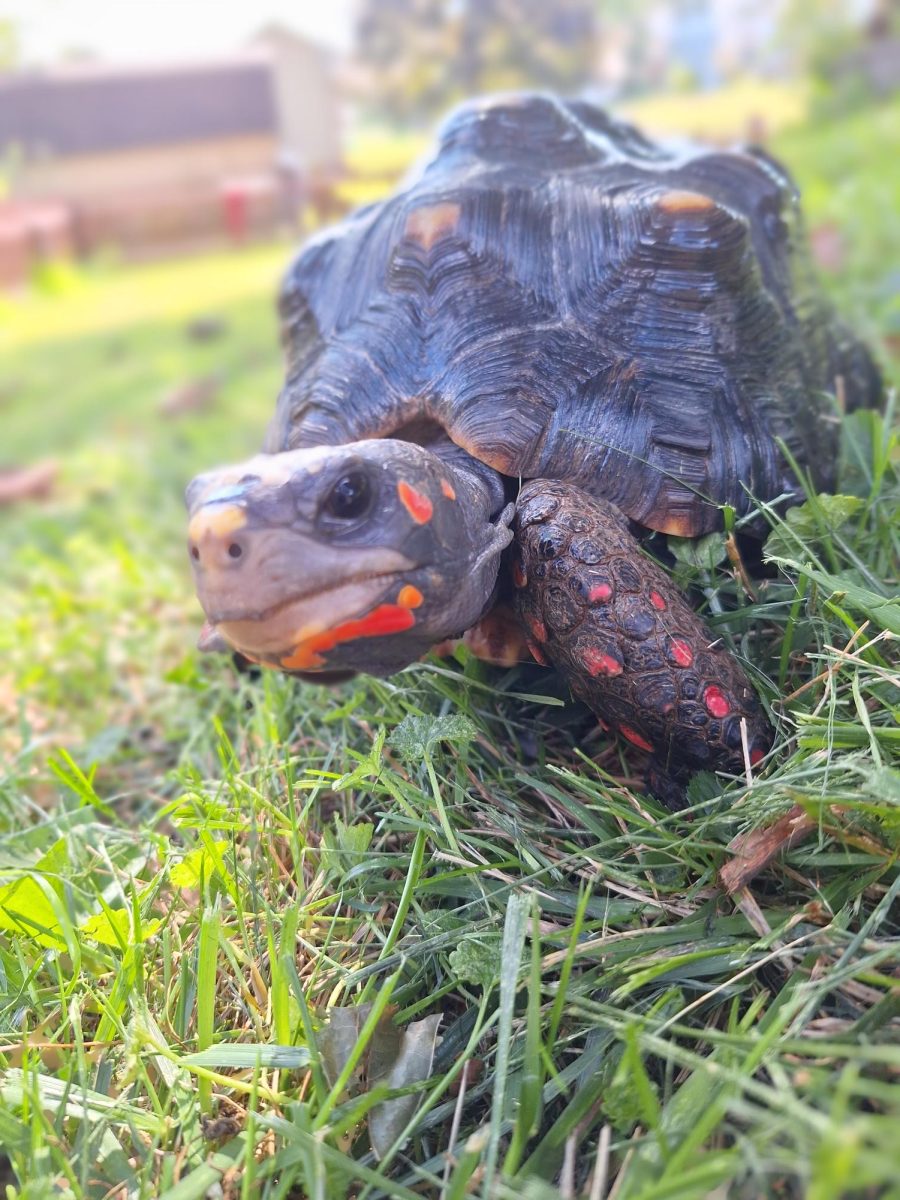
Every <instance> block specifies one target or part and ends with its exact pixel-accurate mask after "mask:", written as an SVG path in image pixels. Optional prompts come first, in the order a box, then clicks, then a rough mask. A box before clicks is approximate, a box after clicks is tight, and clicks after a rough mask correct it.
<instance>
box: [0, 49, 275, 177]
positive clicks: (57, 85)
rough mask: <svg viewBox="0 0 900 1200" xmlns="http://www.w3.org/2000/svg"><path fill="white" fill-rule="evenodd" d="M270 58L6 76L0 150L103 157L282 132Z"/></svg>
mask: <svg viewBox="0 0 900 1200" xmlns="http://www.w3.org/2000/svg"><path fill="white" fill-rule="evenodd" d="M277 123H278V122H277V114H276V107H275V97H274V93H273V87H272V77H271V67H270V64H269V62H268V60H267V59H266V58H265V57H264V56H260V55H255V56H250V55H246V56H241V57H239V58H233V59H224V60H221V61H218V62H211V63H203V64H181V65H170V66H163V67H131V68H116V69H114V68H98V67H94V66H91V67H77V68H66V69H58V70H47V71H32V72H26V73H23V74H16V75H10V76H6V77H5V78H4V77H0V155H2V153H3V152H4V150H8V149H9V147H10V146H18V147H20V148H21V150H22V151H23V152H24V153H25V154H26V155H27V156H28V157H32V156H43V155H52V156H61V157H65V156H69V155H79V154H97V153H103V152H109V151H115V150H131V149H139V148H142V147H145V146H159V145H171V144H173V143H184V142H193V141H200V140H204V139H207V138H217V137H235V136H240V135H246V134H258V133H272V132H274V131H275V130H276V129H277Z"/></svg>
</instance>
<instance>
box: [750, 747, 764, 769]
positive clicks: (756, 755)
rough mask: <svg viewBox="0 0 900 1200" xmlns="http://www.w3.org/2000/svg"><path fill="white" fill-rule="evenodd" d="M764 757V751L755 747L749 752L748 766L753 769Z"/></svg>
mask: <svg viewBox="0 0 900 1200" xmlns="http://www.w3.org/2000/svg"><path fill="white" fill-rule="evenodd" d="M765 757H766V752H765V750H760V748H759V746H755V747H754V748H753V749H752V750H751V751H750V766H751V767H755V766H756V764H757V763H761V762H762V760H763V759H764V758H765Z"/></svg>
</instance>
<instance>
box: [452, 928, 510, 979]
mask: <svg viewBox="0 0 900 1200" xmlns="http://www.w3.org/2000/svg"><path fill="white" fill-rule="evenodd" d="M448 961H449V963H450V969H451V971H452V972H453V974H454V975H455V976H456V978H457V979H459V980H461V981H462V982H463V983H474V984H478V985H479V986H480V987H483V988H485V989H487V988H490V987H493V986H494V984H495V983H496V982H497V980H498V978H499V976H500V934H499V933H480V934H472V935H470V936H469V937H467V938H463V940H462V941H461V942H460V943H459V945H458V946H457V947H456V949H455V950H452V951H451V952H450V955H449V958H448Z"/></svg>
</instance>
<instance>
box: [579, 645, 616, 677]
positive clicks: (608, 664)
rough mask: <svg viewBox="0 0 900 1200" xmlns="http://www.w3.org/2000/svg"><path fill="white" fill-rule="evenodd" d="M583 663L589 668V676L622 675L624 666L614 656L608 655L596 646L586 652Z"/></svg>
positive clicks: (590, 647)
mask: <svg viewBox="0 0 900 1200" xmlns="http://www.w3.org/2000/svg"><path fill="white" fill-rule="evenodd" d="M582 662H583V663H584V665H585V666H586V667H587V670H588V674H589V675H621V674H622V664H621V663H620V662H619V660H618V659H617V658H616V657H615V655H613V654H607V653H606V652H605V651H604V650H600V649H599V648H598V647H596V646H589V647H588V648H587V650H585V652H584V655H583V658H582Z"/></svg>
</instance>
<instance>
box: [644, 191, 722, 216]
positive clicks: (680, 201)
mask: <svg viewBox="0 0 900 1200" xmlns="http://www.w3.org/2000/svg"><path fill="white" fill-rule="evenodd" d="M656 203H657V205H658V207H659V208H661V209H662V210H663V212H667V213H700V212H710V211H711V210H712V209H714V208H715V207H716V206H715V202H714V201H713V200H710V198H709V196H704V195H703V194H702V193H701V192H681V191H676V190H673V191H671V192H664V193H663V194H662V195H661V196H660V198H659V199H658V200H657V202H656Z"/></svg>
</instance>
